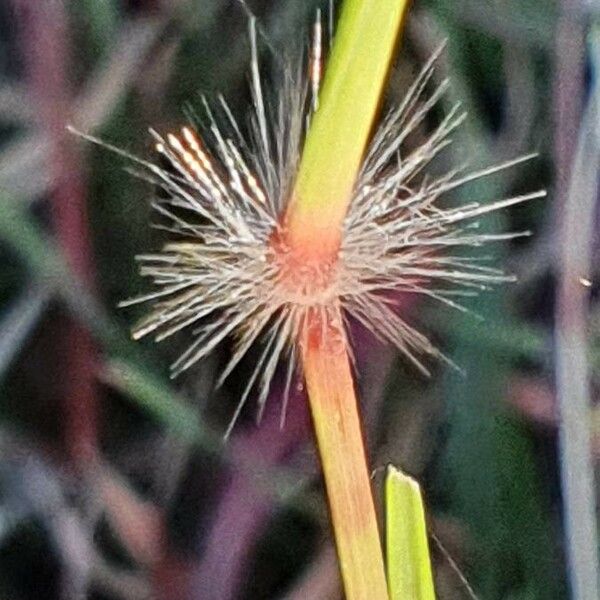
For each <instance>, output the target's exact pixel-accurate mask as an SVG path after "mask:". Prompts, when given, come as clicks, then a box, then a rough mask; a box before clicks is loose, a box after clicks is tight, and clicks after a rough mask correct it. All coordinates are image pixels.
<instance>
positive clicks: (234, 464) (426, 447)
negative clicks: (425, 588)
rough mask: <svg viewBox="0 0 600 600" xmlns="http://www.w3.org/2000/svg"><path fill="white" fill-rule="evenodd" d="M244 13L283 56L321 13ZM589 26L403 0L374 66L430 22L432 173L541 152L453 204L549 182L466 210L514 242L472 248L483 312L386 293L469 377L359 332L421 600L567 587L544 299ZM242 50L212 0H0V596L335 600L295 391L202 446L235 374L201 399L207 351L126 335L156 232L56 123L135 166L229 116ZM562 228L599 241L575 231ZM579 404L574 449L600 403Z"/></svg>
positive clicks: (222, 8)
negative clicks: (434, 95) (483, 216)
mask: <svg viewBox="0 0 600 600" xmlns="http://www.w3.org/2000/svg"><path fill="white" fill-rule="evenodd" d="M248 4H249V6H250V7H251V9H252V11H254V12H255V14H256V15H257V16H258V17H259V19H260V23H261V27H262V29H263V32H264V34H265V36H266V37H267V38H268V40H269V44H270V45H271V46H272V47H273V48H274V49H275V51H276V52H293V51H300V50H301V49H302V47H303V45H304V46H306V44H307V43H308V39H309V36H310V26H311V23H312V21H313V19H314V11H315V9H316V8H317V7H319V6H321V7H323V8H326V6H325V7H324V6H323V4H324V3H323V2H319V1H318V0H308V1H306V0H305V1H300V0H278V1H270V0H253V1H250V0H248ZM594 19H595V14H594V9H593V3H591V2H590V3H584V2H579V1H575V0H563V1H562V2H560V1H559V0H555V1H552V0H496V1H494V2H488V3H482V2H475V1H473V0H415V1H414V3H413V9H412V12H411V14H410V18H409V21H408V23H407V28H406V32H405V35H404V40H403V43H402V46H401V49H400V53H399V58H398V61H397V64H396V65H395V67H394V69H393V72H392V74H391V78H390V85H389V93H388V96H387V99H386V104H388V105H393V104H394V103H397V102H398V101H399V99H401V97H402V94H403V90H405V89H406V86H407V85H408V83H409V82H410V80H411V78H412V77H414V75H415V73H417V72H418V70H419V66H420V65H421V64H422V63H423V61H424V60H425V59H426V58H427V57H428V56H429V55H430V54H431V53H432V52H433V50H434V49H435V48H437V47H438V45H439V44H440V43H441V42H442V41H443V40H444V39H446V40H447V48H446V51H445V53H444V56H443V59H442V61H441V64H440V67H439V73H438V75H436V76H439V77H444V76H446V75H449V76H450V77H451V79H452V90H453V91H452V96H453V97H452V98H449V99H448V102H451V101H455V100H460V101H461V102H462V103H463V104H464V105H465V106H466V108H467V110H468V112H469V122H468V124H467V126H466V127H464V128H463V130H462V132H461V133H460V134H459V135H458V136H456V140H455V142H454V144H453V146H452V149H451V151H450V152H449V153H448V156H447V157H446V159H445V160H447V161H449V162H448V163H447V164H457V163H459V164H462V163H464V162H465V161H468V163H469V164H470V165H473V166H480V165H485V164H493V163H497V162H499V161H502V160H505V159H509V158H512V157H515V156H518V155H520V154H524V153H527V152H530V151H537V152H539V157H538V158H536V159H535V160H533V161H530V162H528V163H526V164H525V165H524V166H522V167H519V168H517V169H512V170H511V171H510V172H507V173H504V174H501V175H496V176H493V177H490V178H488V179H485V180H482V181H481V182H479V183H477V184H475V185H472V186H470V187H468V188H467V189H465V191H464V192H462V193H461V194H455V196H454V197H452V198H449V199H448V202H461V201H467V200H479V199H493V198H499V197H503V196H507V195H509V194H516V193H520V192H524V191H531V190H533V189H539V188H542V187H545V188H547V189H548V190H549V197H548V198H547V199H545V200H536V201H534V202H530V203H528V204H527V205H525V206H519V207H515V208H512V209H510V210H509V211H505V212H503V213H502V214H501V215H496V216H495V217H493V218H490V219H489V220H488V221H486V223H485V227H488V228H489V229H490V231H494V230H496V231H497V230H531V231H532V232H533V236H532V237H530V238H526V239H519V240H517V241H514V242H511V243H507V244H505V245H497V246H495V247H494V248H486V249H485V252H484V254H485V256H486V257H489V259H490V260H491V261H492V263H493V264H495V265H500V266H503V267H505V268H506V269H507V270H509V271H511V272H513V273H515V274H516V275H517V276H518V278H519V279H518V282H517V283H515V284H513V285H509V286H506V287H503V288H502V289H496V290H495V291H493V292H490V293H486V294H484V295H481V296H479V297H477V298H473V299H471V300H470V301H469V303H468V304H469V308H470V309H472V310H473V311H474V312H475V313H477V314H478V315H481V316H482V317H483V319H478V318H477V317H475V316H473V315H463V314H460V313H457V312H455V311H451V310H449V309H445V308H440V306H437V305H434V304H431V303H429V302H425V301H418V302H417V303H415V302H414V301H411V302H410V304H409V303H408V302H407V305H406V311H407V313H410V317H408V318H410V319H411V321H412V322H415V323H417V324H418V325H419V326H420V327H421V328H423V329H424V330H425V331H426V332H427V333H428V334H429V335H431V337H432V338H433V339H434V340H435V341H436V343H437V344H439V345H440V347H442V348H443V349H444V350H445V352H446V353H447V354H448V355H449V356H450V357H451V358H452V359H453V360H454V361H455V362H456V363H457V364H458V365H459V366H460V367H461V368H462V369H464V371H465V372H466V375H465V376H461V375H460V374H457V373H456V372H454V371H453V370H451V369H448V368H446V367H445V366H443V365H432V368H433V376H432V377H431V378H430V379H426V378H424V377H423V376H421V375H420V374H418V373H417V372H416V371H414V370H413V369H411V368H410V366H409V365H406V364H405V361H404V360H402V358H401V357H399V356H397V355H396V353H395V352H393V351H391V350H389V349H385V348H380V347H378V346H376V345H375V344H374V343H373V342H372V341H369V340H368V338H365V340H363V337H364V332H357V334H356V335H357V337H358V339H359V340H360V346H361V357H360V361H361V364H360V369H359V371H360V373H361V377H360V380H359V382H358V385H359V387H360V389H361V396H362V398H363V399H364V411H365V415H366V416H365V419H366V428H367V435H368V439H369V447H370V451H371V462H372V464H373V465H374V468H375V467H382V466H384V465H385V464H387V463H388V462H393V463H394V464H396V465H397V466H399V467H402V468H403V469H405V470H406V471H407V472H409V473H411V474H412V475H414V476H415V477H416V478H417V479H418V480H419V482H420V483H421V485H422V487H423V489H424V493H425V497H426V501H427V505H428V511H429V518H430V529H431V534H432V548H433V551H434V557H435V565H434V567H435V572H436V581H437V590H438V595H439V597H440V598H441V599H454V598H457V599H461V598H473V597H474V594H475V595H476V597H479V598H481V599H485V600H495V599H507V600H508V599H511V600H517V599H520V600H525V599H531V600H534V599H543V600H546V599H547V600H551V599H553V598H567V597H570V595H569V593H568V589H569V586H568V582H569V580H570V579H571V576H572V573H571V570H572V567H573V565H571V568H569V569H567V568H566V566H565V565H566V562H567V561H566V558H565V556H566V554H567V550H566V548H567V547H568V546H567V545H566V543H565V539H566V536H565V533H566V532H565V530H564V527H563V526H562V522H563V516H564V514H565V510H563V509H564V507H563V503H562V500H561V497H562V496H561V476H560V464H561V460H560V451H559V447H560V445H559V443H558V431H557V430H558V425H559V417H558V415H559V411H558V409H557V404H558V396H559V394H558V393H557V389H558V386H557V385H556V384H555V383H556V377H555V369H556V365H555V363H556V361H555V357H556V356H557V355H558V353H560V351H561V349H560V347H559V341H560V335H557V330H556V323H555V318H554V314H555V309H556V307H555V300H554V298H555V297H556V290H557V283H556V282H557V281H558V279H559V278H560V273H561V264H560V261H561V253H560V248H561V239H563V238H561V226H562V223H563V222H565V220H566V219H567V220H568V218H569V215H568V214H567V213H568V211H569V201H568V200H569V197H573V194H574V192H573V189H575V190H576V186H577V181H578V180H577V179H576V177H577V173H576V172H575V171H574V170H573V169H572V163H573V157H574V155H575V150H576V146H577V143H578V142H577V140H578V137H577V132H578V129H579V125H580V121H581V115H582V114H583V106H584V104H585V101H586V98H587V97H588V96H589V90H590V86H591V84H590V82H591V81H592V80H593V76H594V64H593V60H592V59H591V58H589V54H588V52H587V49H586V48H587V46H586V39H587V38H588V36H589V33H588V32H589V30H590V26H591V25H592V24H593V22H594ZM268 53H269V51H268V50H267V51H266V60H267V62H268V60H269V58H268ZM586 57H588V58H586ZM248 59H249V49H248V42H247V15H246V13H245V10H244V8H243V7H242V6H241V5H240V4H239V3H238V2H236V1H235V0H171V1H167V0H77V1H73V2H69V1H68V0H39V1H38V0H2V1H0V201H1V203H2V206H1V208H0V254H1V261H0V311H1V312H0V376H1V382H0V385H1V396H0V416H1V420H0V599H1V600H4V599H6V600H26V599H34V598H35V599H40V598H41V599H46V598H47V599H49V600H50V599H54V598H61V599H71V598H93V599H96V600H100V599H103V600H108V599H111V600H112V599H115V600H117V599H123V600H142V599H147V598H167V599H172V600H178V599H188V598H190V599H191V598H194V599H209V600H210V599H214V600H227V599H231V600H233V599H247V600H256V599H263V598H264V599H267V598H269V599H270V598H281V599H287V600H303V599H313V598H314V599H321V598H322V599H330V598H331V599H334V598H340V597H341V591H340V584H339V576H338V572H337V566H336V562H335V555H334V551H333V546H332V539H331V533H330V530H329V525H328V519H327V511H326V506H325V503H324V496H323V493H322V489H321V482H320V479H319V476H318V469H317V464H316V459H315V456H314V450H313V447H312V440H311V434H310V428H309V424H308V419H307V415H306V411H305V407H304V406H303V404H302V402H301V401H299V400H296V401H295V402H292V405H291V406H290V408H289V411H290V414H289V415H288V419H287V424H286V427H285V428H284V429H283V430H282V431H280V430H279V424H278V423H279V413H278V410H277V409H278V406H279V399H278V398H277V397H274V398H272V399H271V402H270V407H271V408H270V410H267V413H266V415H265V418H264V421H263V423H262V424H261V425H260V427H257V426H256V424H255V421H254V416H255V407H254V406H252V405H250V406H249V407H248V410H247V411H245V414H244V415H243V419H242V422H241V423H240V424H239V425H238V427H237V429H236V430H235V433H234V435H233V436H232V439H231V440H230V442H229V443H228V444H227V445H224V444H223V442H222V441H221V435H222V432H223V431H224V428H225V427H226V425H227V423H228V419H229V418H230V416H231V414H232V412H233V410H234V407H235V405H236V398H237V397H239V394H240V388H241V387H242V382H243V381H244V373H245V371H244V369H248V368H249V366H248V365H242V367H241V370H240V371H239V372H238V374H237V376H236V377H235V378H234V379H233V380H232V381H231V382H230V383H228V384H226V385H225V386H224V387H223V388H222V389H219V390H215V389H214V381H215V374H218V372H219V368H220V366H221V365H222V364H223V362H224V360H225V359H226V355H227V353H228V351H229V349H228V348H223V349H222V350H221V351H220V353H217V355H215V356H214V357H212V358H211V359H210V360H207V361H205V363H204V364H202V365H200V366H198V367H196V368H194V369H193V370H191V371H190V372H188V373H186V374H185V375H184V376H182V377H180V378H179V379H177V380H175V381H169V379H168V365H169V363H170V362H171V360H172V359H173V358H174V357H175V356H176V355H177V353H178V352H179V351H180V350H181V347H182V344H185V335H184V336H183V339H176V340H174V341H173V342H168V343H167V342H165V343H164V344H159V345H156V344H154V343H152V342H151V341H148V342H146V341H145V342H142V343H139V344H133V343H132V342H130V341H129V338H128V330H129V328H130V326H131V325H132V323H133V322H134V321H135V318H136V317H137V316H139V314H140V313H138V312H137V311H136V310H135V309H130V310H126V311H125V310H117V309H116V304H117V303H118V302H119V301H120V300H122V299H124V298H127V297H129V296H131V295H133V294H135V293H138V292H141V291H143V290H145V289H147V288H146V287H145V282H144V281H143V280H141V279H140V278H139V276H138V275H137V273H136V266H135V262H134V255H135V254H136V253H141V252H147V251H149V250H150V249H153V248H157V247H158V246H159V245H160V244H161V243H162V242H163V241H164V240H165V237H166V234H165V233H164V232H162V231H159V230H154V229H152V228H150V227H149V223H150V222H151V221H152V218H153V217H152V214H151V209H150V201H151V197H152V194H153V193H155V190H153V189H152V187H151V185H150V184H147V183H145V182H141V181H139V180H137V179H135V178H133V177H132V176H131V175H130V174H129V173H127V172H126V171H125V169H124V167H126V166H128V165H125V164H124V162H125V161H124V160H122V159H121V158H119V157H117V156H116V155H114V154H112V153H110V152H107V151H106V150H103V149H99V148H97V147H94V146H92V145H90V144H87V143H83V142H82V141H81V140H78V139H77V138H75V137H74V136H71V135H69V134H67V132H66V130H65V125H66V124H67V123H71V124H73V125H74V126H75V127H77V128H78V129H80V130H82V131H85V132H90V133H94V134H95V135H98V136H100V137H101V138H102V139H104V140H106V141H107V142H110V143H112V144H114V145H116V146H119V147H123V148H125V149H127V150H128V151H131V152H133V153H135V154H136V155H139V156H142V157H151V158H152V157H153V150H152V144H151V139H150V136H149V135H148V134H147V129H148V127H150V126H151V127H153V128H155V129H157V130H158V131H160V132H166V131H169V130H170V129H172V128H175V127H179V126H181V125H182V124H185V122H186V117H185V115H184V109H185V107H186V105H190V106H192V107H193V106H195V105H196V106H197V105H198V104H199V92H205V93H208V94H213V93H217V92H222V93H223V94H225V95H226V97H227V98H228V100H229V101H230V102H231V105H232V107H233V110H234V111H235V113H236V115H239V116H240V118H241V119H243V114H244V110H245V107H246V106H247V105H248V102H249V97H248V93H247V89H246V73H247V65H248ZM442 166H444V165H442ZM446 166H447V165H446ZM584 166H585V165H584ZM588 166H589V168H591V169H593V171H592V178H593V179H594V181H595V179H596V178H597V175H596V174H597V165H596V163H595V162H593V161H592V164H591V165H588ZM592 189H593V190H594V193H595V187H593V186H592ZM569 190H571V194H569ZM581 193H585V190H583V191H582V192H581ZM575 196H576V193H575ZM594 199H595V196H594ZM589 218H592V219H593V223H594V224H596V223H597V220H596V219H597V216H596V215H595V214H594V215H591V216H589ZM572 243H573V245H574V247H575V248H577V247H578V245H579V244H582V245H583V247H584V249H585V248H587V250H588V251H590V252H592V255H593V256H597V254H598V252H597V250H598V239H597V236H592V237H591V239H589V240H588V239H573V240H572ZM477 251H478V252H479V250H477ZM594 253H595V254H594ZM591 280H592V282H593V277H592V278H591ZM595 291H596V289H595V286H594V285H592V286H591V295H592V302H591V303H590V304H589V311H590V325H589V328H588V333H589V335H588V338H587V340H586V339H582V340H579V344H580V345H581V344H583V345H584V346H586V345H587V346H588V347H589V353H588V356H589V364H584V365H581V368H582V369H583V370H582V371H581V373H576V372H573V373H572V376H573V377H574V378H577V377H579V376H580V375H581V376H586V371H587V370H589V376H590V377H591V381H592V383H593V382H594V381H597V378H595V375H596V374H597V373H598V369H599V368H600V345H599V342H600V340H599V333H600V329H599V327H598V325H599V324H600V320H599V317H600V313H598V306H597V304H596V303H595V302H594V298H595ZM559 333H560V332H559ZM557 340H558V341H557ZM250 363H251V361H250ZM250 363H249V364H250ZM567 388H568V386H567ZM593 389H594V386H593V385H592V390H593ZM559 391H560V390H559ZM274 396H276V394H274ZM567 399H568V398H567ZM589 415H592V416H591V418H590V416H589ZM578 418H579V423H580V425H581V426H582V427H584V430H585V431H588V432H590V431H591V434H592V443H591V452H592V453H593V457H592V460H594V459H595V458H596V457H597V454H598V452H599V451H600V446H599V445H598V442H599V438H598V435H600V433H599V432H600V429H599V427H598V417H597V416H596V413H595V412H591V413H586V412H583V413H580V414H579V417H578ZM586 428H587V429H586ZM594 453H595V454H594ZM581 468H582V469H583V470H585V465H582V466H581ZM381 472H382V470H381V469H376V470H375V473H374V481H375V484H376V487H377V489H379V490H380V489H381ZM592 493H595V489H594V490H592ZM588 500H589V502H591V503H592V504H593V502H594V498H588ZM581 518H585V517H584V516H583V515H582V517H581ZM591 589H595V588H594V586H593V585H592V588H591ZM580 597H582V598H584V597H590V598H591V596H583V595H582V596H580Z"/></svg>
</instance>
